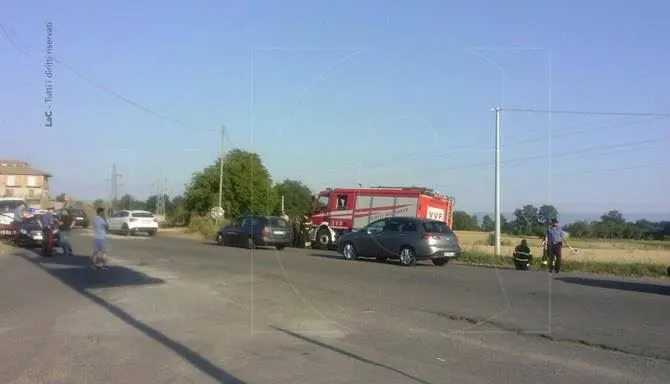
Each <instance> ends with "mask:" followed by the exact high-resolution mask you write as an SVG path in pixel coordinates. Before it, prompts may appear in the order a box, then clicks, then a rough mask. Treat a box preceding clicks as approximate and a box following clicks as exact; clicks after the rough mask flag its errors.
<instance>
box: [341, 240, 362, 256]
mask: <svg viewBox="0 0 670 384" xmlns="http://www.w3.org/2000/svg"><path fill="white" fill-rule="evenodd" d="M342 256H344V258H345V259H347V260H356V259H357V258H358V255H357V254H356V247H354V243H352V242H350V241H347V242H346V243H344V246H343V247H342Z"/></svg>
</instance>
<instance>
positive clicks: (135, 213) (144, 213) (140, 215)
mask: <svg viewBox="0 0 670 384" xmlns="http://www.w3.org/2000/svg"><path fill="white" fill-rule="evenodd" d="M133 217H152V218H153V217H154V214H153V213H151V212H133Z"/></svg>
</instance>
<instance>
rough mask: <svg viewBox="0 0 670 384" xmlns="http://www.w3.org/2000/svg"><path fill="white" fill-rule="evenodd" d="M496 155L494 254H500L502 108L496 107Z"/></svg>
mask: <svg viewBox="0 0 670 384" xmlns="http://www.w3.org/2000/svg"><path fill="white" fill-rule="evenodd" d="M494 110H495V112H496V131H495V132H496V134H495V135H496V155H495V209H494V211H495V220H496V221H495V222H496V226H495V255H496V256H500V255H501V254H502V252H501V250H500V237H501V233H500V216H501V214H502V213H501V212H500V113H501V112H502V108H500V107H496V108H495V109H494Z"/></svg>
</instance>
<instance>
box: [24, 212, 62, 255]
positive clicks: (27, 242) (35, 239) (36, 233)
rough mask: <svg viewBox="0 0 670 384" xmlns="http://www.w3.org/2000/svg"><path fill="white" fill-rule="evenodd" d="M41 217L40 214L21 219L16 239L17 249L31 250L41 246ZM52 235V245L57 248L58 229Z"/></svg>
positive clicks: (42, 239) (42, 238)
mask: <svg viewBox="0 0 670 384" xmlns="http://www.w3.org/2000/svg"><path fill="white" fill-rule="evenodd" d="M41 216H42V215H41V214H38V215H33V216H30V217H27V218H25V219H23V221H22V222H21V227H19V236H18V237H17V241H18V244H17V245H18V246H19V247H26V248H33V247H41V246H42V241H44V240H45V239H44V237H43V235H42V224H41V223H40V220H41ZM53 235H54V236H53V242H54V243H53V244H54V246H55V247H57V246H59V244H58V229H54V232H53Z"/></svg>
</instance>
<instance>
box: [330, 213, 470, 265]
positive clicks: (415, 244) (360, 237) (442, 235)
mask: <svg viewBox="0 0 670 384" xmlns="http://www.w3.org/2000/svg"><path fill="white" fill-rule="evenodd" d="M336 245H337V251H338V252H339V253H340V254H342V255H343V256H344V258H345V259H347V260H355V259H357V258H359V257H370V258H372V257H374V258H376V259H377V260H378V261H386V260H387V259H395V260H399V261H400V263H401V264H402V265H408V266H409V265H414V264H416V262H417V261H419V260H431V261H432V262H433V264H435V265H439V266H442V265H445V264H447V262H448V261H449V260H451V259H455V258H458V257H459V256H460V255H461V252H462V249H461V245H460V243H459V241H458V237H457V236H456V234H455V233H454V232H453V231H452V230H451V228H449V226H448V225H447V224H445V223H443V222H441V221H436V220H429V219H421V218H414V217H389V218H385V219H380V220H377V221H373V222H372V223H370V224H368V225H367V226H365V227H363V228H361V229H360V230H357V231H352V232H348V233H345V234H344V235H342V236H340V237H339V238H338V239H337V243H336Z"/></svg>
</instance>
